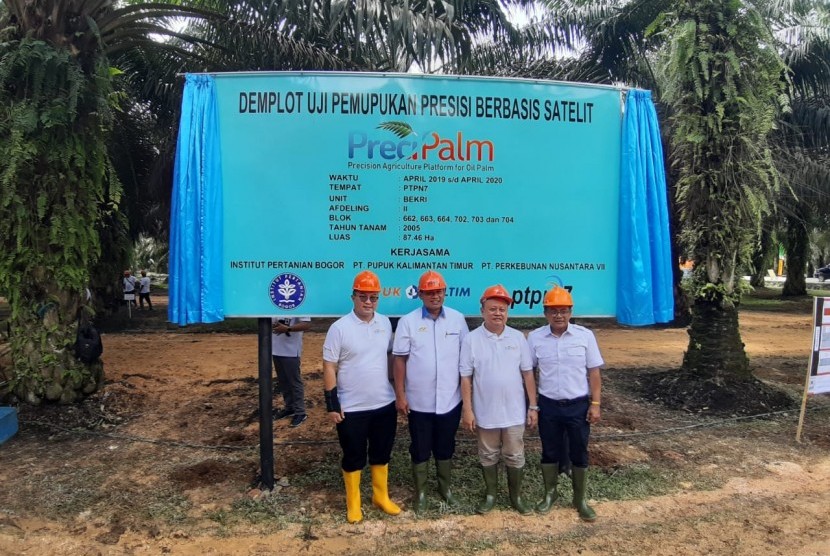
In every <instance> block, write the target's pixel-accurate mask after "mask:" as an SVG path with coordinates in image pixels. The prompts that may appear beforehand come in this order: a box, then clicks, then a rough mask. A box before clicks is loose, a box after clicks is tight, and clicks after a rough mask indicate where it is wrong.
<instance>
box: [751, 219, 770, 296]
mask: <svg viewBox="0 0 830 556" xmlns="http://www.w3.org/2000/svg"><path fill="white" fill-rule="evenodd" d="M771 247H772V233H771V232H770V230H769V229H768V228H767V226H763V227H762V228H761V235H760V237H759V238H758V246H757V248H756V249H755V252H754V253H753V254H752V274H751V275H750V276H749V284H750V285H751V286H752V287H753V288H763V287H764V285H765V284H766V277H767V268H768V267H769V264H770V263H771V260H770V254H771V253H770V248H771Z"/></svg>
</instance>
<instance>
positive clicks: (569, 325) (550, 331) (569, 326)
mask: <svg viewBox="0 0 830 556" xmlns="http://www.w3.org/2000/svg"><path fill="white" fill-rule="evenodd" d="M571 331H572V329H571V323H568V328H566V329H565V331H564V332H562V334H561V335H560V336H558V337H559V338H561V337H562V336H564V335H565V334H570V333H571ZM548 336H553V330H551V329H550V325H548ZM553 337H554V338H556V337H557V336H553Z"/></svg>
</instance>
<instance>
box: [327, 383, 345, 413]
mask: <svg viewBox="0 0 830 556" xmlns="http://www.w3.org/2000/svg"><path fill="white" fill-rule="evenodd" d="M323 397H324V398H325V399H326V411H327V412H329V413H340V412H341V411H342V409H340V399H339V398H338V397H337V386H335V387H334V388H332V389H331V390H324V391H323Z"/></svg>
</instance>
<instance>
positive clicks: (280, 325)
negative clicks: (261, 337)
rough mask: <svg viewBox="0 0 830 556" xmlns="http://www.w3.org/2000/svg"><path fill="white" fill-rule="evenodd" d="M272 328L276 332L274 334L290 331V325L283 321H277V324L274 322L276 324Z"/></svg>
mask: <svg viewBox="0 0 830 556" xmlns="http://www.w3.org/2000/svg"><path fill="white" fill-rule="evenodd" d="M271 330H272V331H273V332H274V334H285V333H286V332H288V325H287V324H283V323H281V322H277V323H276V324H274V326H272V327H271Z"/></svg>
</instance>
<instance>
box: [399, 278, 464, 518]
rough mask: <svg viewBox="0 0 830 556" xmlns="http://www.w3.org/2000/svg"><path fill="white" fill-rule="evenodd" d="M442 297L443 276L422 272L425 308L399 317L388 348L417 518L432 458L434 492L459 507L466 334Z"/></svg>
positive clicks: (420, 293)
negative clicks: (456, 466) (455, 480)
mask: <svg viewBox="0 0 830 556" xmlns="http://www.w3.org/2000/svg"><path fill="white" fill-rule="evenodd" d="M446 293H447V284H446V282H445V281H444V277H443V276H441V275H440V274H439V273H437V272H435V271H432V270H429V271H427V272H425V273H424V274H423V275H422V276H421V278H420V280H419V281H418V297H419V298H421V301H422V302H423V305H422V306H421V307H419V308H417V309H415V310H414V311H412V312H410V313H407V314H406V315H405V316H403V317H401V319H400V321H399V322H398V329H397V331H396V332H395V342H394V344H393V347H392V354H393V355H394V361H393V363H392V368H393V372H394V375H395V397H396V407H397V409H398V412H399V413H400V414H401V415H404V416H406V417H407V419H408V423H409V436H410V439H411V442H410V444H409V455H410V457H411V459H412V477H413V482H414V484H415V513H421V512H422V511H424V510H425V509H426V505H427V502H426V482H427V475H428V471H429V470H428V462H429V458H430V457H431V456H434V457H435V470H436V474H437V476H438V493H439V494H440V495H441V498H442V499H443V500H444V502H446V503H447V504H449V505H451V506H455V505H457V501H456V499H455V498H454V497H453V495H452V493H451V492H450V475H451V470H452V457H453V455H454V454H455V434H456V432H457V431H458V425H459V422H460V420H461V387H460V381H459V376H458V357H459V352H460V350H461V342H462V340H463V339H464V337H465V336H466V335H467V332H468V330H469V329H468V328H467V321H465V320H464V315H462V314H461V313H459V312H458V311H456V310H455V309H451V308H449V307H447V306H446V305H444V299H445V296H446Z"/></svg>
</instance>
